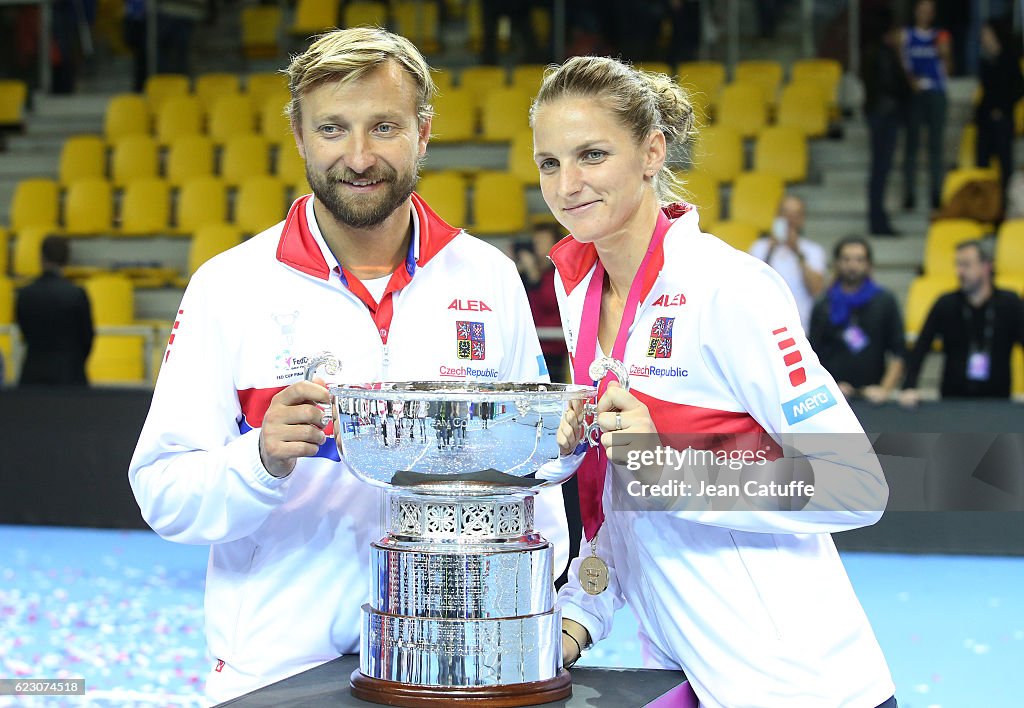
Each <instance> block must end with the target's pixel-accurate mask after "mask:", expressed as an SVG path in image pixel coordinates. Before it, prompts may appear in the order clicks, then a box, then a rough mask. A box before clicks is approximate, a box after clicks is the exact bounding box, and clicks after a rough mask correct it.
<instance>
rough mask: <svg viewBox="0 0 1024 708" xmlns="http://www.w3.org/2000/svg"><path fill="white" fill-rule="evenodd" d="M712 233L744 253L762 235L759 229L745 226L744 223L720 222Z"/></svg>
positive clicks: (748, 225)
mask: <svg viewBox="0 0 1024 708" xmlns="http://www.w3.org/2000/svg"><path fill="white" fill-rule="evenodd" d="M712 233H714V235H715V236H717V237H718V238H720V239H721V240H723V241H725V242H726V243H727V244H729V245H730V246H732V247H733V248H735V249H736V250H737V251H743V252H744V253H746V252H747V251H749V250H750V247H751V246H753V245H754V241H756V240H757V238H758V236H759V235H760V233H759V232H758V230H757V227H755V226H751V225H750V224H744V223H743V222H742V221H719V222H718V225H717V226H715V230H714V231H713V232H712Z"/></svg>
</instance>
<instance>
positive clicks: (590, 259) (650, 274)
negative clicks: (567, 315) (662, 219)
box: [551, 203, 693, 300]
mask: <svg viewBox="0 0 1024 708" xmlns="http://www.w3.org/2000/svg"><path fill="white" fill-rule="evenodd" d="M692 208H693V207H692V206H690V205H689V204H683V203H675V204H668V205H666V206H664V207H662V209H661V210H662V212H663V213H664V214H665V216H667V217H668V218H669V219H672V220H673V221H674V220H676V219H678V218H679V217H680V216H682V215H683V214H685V213H687V212H688V211H690V210H691V209H692ZM551 262H552V263H554V264H555V269H556V270H557V271H558V276H559V277H560V278H561V279H562V285H563V287H565V293H566V295H568V294H569V293H571V292H572V291H573V290H574V289H575V288H576V286H577V285H579V284H580V283H582V282H583V279H584V278H586V277H587V273H589V272H590V271H591V270H592V269H593V268H594V264H595V263H596V262H597V249H596V248H595V247H594V244H592V243H580V242H579V241H577V240H576V239H575V238H573V237H572V235H569V236H566V237H565V238H563V239H562V240H561V241H559V242H558V243H556V244H555V247H554V248H552V249H551ZM663 265H665V250H664V244H662V246H661V247H660V248H659V249H658V250H657V251H655V252H654V253H653V254H652V255H651V262H650V264H649V265H648V267H647V272H646V273H644V282H643V290H642V291H641V293H640V299H641V300H643V299H644V298H645V297H647V294H648V293H649V292H650V291H651V288H652V287H654V281H655V280H656V279H657V278H658V273H660V272H661V268H662V266H663Z"/></svg>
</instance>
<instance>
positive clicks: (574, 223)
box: [533, 97, 665, 243]
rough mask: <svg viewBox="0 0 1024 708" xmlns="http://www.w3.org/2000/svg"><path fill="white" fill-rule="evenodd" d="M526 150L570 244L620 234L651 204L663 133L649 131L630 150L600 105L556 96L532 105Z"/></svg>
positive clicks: (621, 129) (629, 139) (626, 135)
mask: <svg viewBox="0 0 1024 708" xmlns="http://www.w3.org/2000/svg"><path fill="white" fill-rule="evenodd" d="M533 147H534V160H535V162H536V163H537V168H538V169H539V170H540V188H541V192H542V193H543V195H544V201H545V202H546V203H547V205H548V209H550V210H551V213H552V214H554V216H555V218H556V219H557V220H558V222H559V223H560V224H562V226H564V227H565V228H566V229H568V231H569V232H570V233H571V234H572V235H573V236H574V237H575V238H576V239H577V240H578V241H582V242H585V243H591V242H595V241H600V240H602V239H604V238H607V237H609V236H616V235H623V234H627V233H629V231H630V226H631V225H632V224H633V223H634V221H635V220H637V219H638V213H640V212H641V211H642V210H641V207H642V206H643V205H645V204H646V203H650V204H652V205H656V204H657V197H656V195H655V193H654V189H653V175H655V174H657V172H658V170H659V169H661V166H662V164H663V163H664V161H665V137H664V135H663V134H662V133H661V131H659V130H655V131H652V132H651V134H650V135H649V136H648V137H647V138H646V139H644V140H643V141H641V144H640V145H637V144H636V143H635V142H634V140H633V136H632V135H631V134H630V132H629V130H628V129H627V128H626V127H625V126H624V125H622V123H621V122H620V121H619V119H618V118H617V117H616V116H615V115H614V114H613V113H612V112H611V111H610V110H608V109H607V108H606V107H604V106H603V105H602V104H601V102H600V101H597V100H595V99H593V98H580V97H563V98H558V99H555V100H554V101H551V102H550V103H545V104H543V105H542V106H540V107H539V108H538V109H537V111H536V113H535V114H534V125H533ZM645 200H646V201H645Z"/></svg>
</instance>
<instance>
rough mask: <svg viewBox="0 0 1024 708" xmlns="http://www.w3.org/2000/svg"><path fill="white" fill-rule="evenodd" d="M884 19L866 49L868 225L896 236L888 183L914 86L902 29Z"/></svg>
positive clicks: (888, 19) (882, 233)
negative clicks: (901, 48) (889, 209)
mask: <svg viewBox="0 0 1024 708" xmlns="http://www.w3.org/2000/svg"><path fill="white" fill-rule="evenodd" d="M882 22H883V24H881V25H880V26H881V28H882V29H881V32H880V33H879V35H878V38H877V39H876V40H875V41H874V42H872V43H870V44H869V45H868V46H867V48H866V50H865V52H864V75H863V77H864V115H865V118H866V119H867V123H868V130H869V131H870V135H871V172H870V177H869V178H868V228H869V230H870V232H871V233H872V234H876V235H878V236H894V235H896V231H895V230H894V229H893V228H892V225H891V224H890V222H889V216H888V214H887V213H886V211H885V184H886V181H887V180H888V178H889V171H890V170H891V169H892V162H893V155H894V154H895V152H896V140H897V138H898V137H899V132H900V126H902V125H904V124H905V123H906V121H907V108H908V105H909V101H910V93H911V88H910V79H909V77H908V76H907V72H906V69H905V68H904V66H903V61H902V58H901V57H900V52H899V46H900V29H899V27H898V26H897V25H895V24H894V23H893V21H892V15H891V14H889V15H888V16H887V17H886V19H884V20H883V21H882Z"/></svg>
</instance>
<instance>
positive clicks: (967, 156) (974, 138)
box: [956, 123, 978, 170]
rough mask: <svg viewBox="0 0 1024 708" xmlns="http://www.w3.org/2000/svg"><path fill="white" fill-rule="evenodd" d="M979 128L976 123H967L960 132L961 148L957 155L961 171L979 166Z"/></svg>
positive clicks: (957, 163)
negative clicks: (977, 148) (977, 147)
mask: <svg viewBox="0 0 1024 708" xmlns="http://www.w3.org/2000/svg"><path fill="white" fill-rule="evenodd" d="M977 142H978V126H976V125H975V124H974V123H967V124H965V125H964V129H963V130H962V131H960V146H959V147H958V148H957V153H956V166H957V168H958V169H961V170H969V169H972V168H974V167H977V166H978V162H977V158H978V155H977V150H976V146H977Z"/></svg>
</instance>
